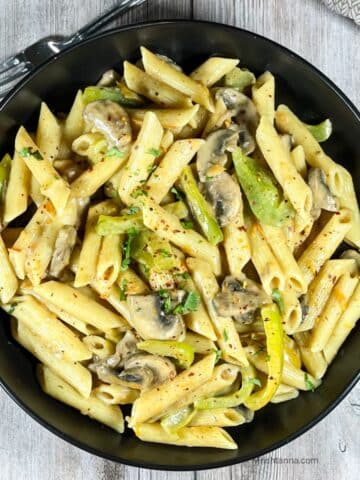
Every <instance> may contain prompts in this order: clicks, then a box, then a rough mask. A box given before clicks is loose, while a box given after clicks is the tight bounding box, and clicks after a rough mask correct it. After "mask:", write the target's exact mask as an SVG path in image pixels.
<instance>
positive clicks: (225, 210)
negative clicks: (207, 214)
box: [205, 172, 242, 227]
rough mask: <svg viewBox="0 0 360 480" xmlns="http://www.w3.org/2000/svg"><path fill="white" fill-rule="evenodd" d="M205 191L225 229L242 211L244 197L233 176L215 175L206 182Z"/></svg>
mask: <svg viewBox="0 0 360 480" xmlns="http://www.w3.org/2000/svg"><path fill="white" fill-rule="evenodd" d="M205 189H206V197H207V199H208V201H209V202H210V204H211V205H212V207H213V209H214V213H215V216H216V219H217V221H218V222H219V224H220V226H221V227H225V226H226V225H228V224H229V223H231V222H232V221H233V220H235V218H236V217H237V215H238V214H239V212H240V210H241V209H242V197H241V191H240V187H239V185H238V183H237V182H235V180H234V179H233V178H232V176H231V175H229V174H228V173H226V172H222V173H220V174H219V175H215V176H214V177H212V178H211V179H209V180H208V181H207V182H206V184H205Z"/></svg>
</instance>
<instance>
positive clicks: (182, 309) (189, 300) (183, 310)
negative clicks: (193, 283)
mask: <svg viewBox="0 0 360 480" xmlns="http://www.w3.org/2000/svg"><path fill="white" fill-rule="evenodd" d="M199 304H200V295H199V294H198V293H196V292H194V291H190V292H188V294H187V296H186V298H185V300H184V301H183V303H180V305H177V306H176V307H175V308H174V311H173V313H175V314H180V315H186V314H187V313H189V312H195V311H196V310H197V309H198V307H199Z"/></svg>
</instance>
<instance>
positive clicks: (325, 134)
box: [304, 118, 332, 143]
mask: <svg viewBox="0 0 360 480" xmlns="http://www.w3.org/2000/svg"><path fill="white" fill-rule="evenodd" d="M304 125H305V126H306V128H307V129H308V130H309V132H310V133H311V135H312V136H313V137H314V138H315V140H316V141H318V142H319V143H321V142H326V140H327V139H328V138H329V137H330V135H331V134H332V123H331V120H329V119H328V118H327V119H326V120H324V121H323V122H321V123H319V124H318V125H308V124H307V123H305V124H304Z"/></svg>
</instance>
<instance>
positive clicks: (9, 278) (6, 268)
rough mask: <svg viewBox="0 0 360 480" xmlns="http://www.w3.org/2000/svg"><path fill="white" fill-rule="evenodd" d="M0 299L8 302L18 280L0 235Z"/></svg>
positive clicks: (13, 293) (2, 301)
mask: <svg viewBox="0 0 360 480" xmlns="http://www.w3.org/2000/svg"><path fill="white" fill-rule="evenodd" d="M0 271H1V275H0V301H1V303H8V302H9V301H10V300H11V299H12V298H13V296H14V295H15V293H16V290H17V288H18V280H17V278H16V275H15V272H14V268H13V266H12V264H11V262H10V259H9V255H8V252H7V249H6V246H5V243H4V240H3V239H2V236H1V235H0Z"/></svg>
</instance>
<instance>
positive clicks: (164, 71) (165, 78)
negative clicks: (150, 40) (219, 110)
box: [140, 47, 214, 112]
mask: <svg viewBox="0 0 360 480" xmlns="http://www.w3.org/2000/svg"><path fill="white" fill-rule="evenodd" d="M140 50H141V57H142V61H143V64H144V68H145V72H146V73H148V74H149V75H151V76H152V77H153V78H155V79H156V80H159V81H161V82H164V83H166V84H167V85H171V86H172V87H173V88H175V90H178V91H179V92H181V93H183V94H184V95H186V96H189V97H190V98H191V99H192V100H193V101H194V102H196V103H198V104H199V105H201V106H203V107H205V108H206V109H207V110H209V111H210V112H212V111H213V110H214V107H213V105H212V100H211V96H210V92H209V90H208V89H207V88H206V87H205V86H204V85H201V83H198V82H197V81H195V80H193V79H191V78H190V77H188V76H186V75H185V74H184V73H182V72H180V71H179V70H177V69H176V68H174V67H173V66H172V65H170V64H169V63H167V62H165V61H164V60H162V59H161V58H159V57H158V56H156V55H154V54H153V53H151V52H150V50H148V49H147V48H145V47H141V48H140Z"/></svg>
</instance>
